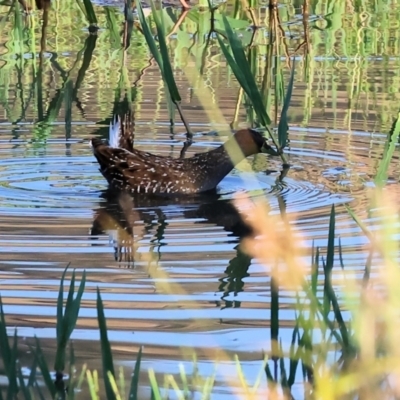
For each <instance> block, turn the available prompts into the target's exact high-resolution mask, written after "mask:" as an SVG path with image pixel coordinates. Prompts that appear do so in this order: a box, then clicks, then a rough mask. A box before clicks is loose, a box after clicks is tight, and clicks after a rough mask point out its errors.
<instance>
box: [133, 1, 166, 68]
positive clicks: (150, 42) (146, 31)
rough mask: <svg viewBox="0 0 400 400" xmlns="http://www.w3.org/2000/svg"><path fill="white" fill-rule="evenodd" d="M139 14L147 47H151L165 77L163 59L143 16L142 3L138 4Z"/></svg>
mask: <svg viewBox="0 0 400 400" xmlns="http://www.w3.org/2000/svg"><path fill="white" fill-rule="evenodd" d="M137 12H138V16H139V21H140V25H141V26H142V30H143V35H144V38H145V39H146V42H147V45H148V46H149V49H150V52H151V54H152V55H153V57H154V59H155V60H156V62H157V64H158V66H159V68H160V70H161V74H162V76H164V64H163V61H162V58H161V54H160V52H159V50H158V48H157V45H156V42H155V40H154V38H153V35H152V33H151V31H150V28H149V25H148V24H147V21H146V17H145V16H144V14H143V8H142V5H141V3H140V1H138V2H137Z"/></svg>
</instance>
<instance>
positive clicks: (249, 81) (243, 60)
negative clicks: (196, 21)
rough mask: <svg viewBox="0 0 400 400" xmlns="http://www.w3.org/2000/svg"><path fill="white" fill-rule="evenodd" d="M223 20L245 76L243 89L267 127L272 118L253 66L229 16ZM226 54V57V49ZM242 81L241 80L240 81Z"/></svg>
mask: <svg viewBox="0 0 400 400" xmlns="http://www.w3.org/2000/svg"><path fill="white" fill-rule="evenodd" d="M222 19H223V22H224V27H225V31H226V35H227V38H228V41H229V45H230V47H231V50H232V54H233V57H234V61H235V63H236V65H237V68H236V70H237V69H238V68H240V69H241V71H242V74H241V76H242V78H244V80H245V82H246V84H245V86H243V89H244V90H245V92H246V94H247V95H248V97H249V98H250V101H251V102H252V103H253V107H254V111H255V112H256V114H257V117H258V118H259V120H260V121H259V122H260V123H261V125H263V126H264V127H267V126H268V125H270V124H271V119H270V117H269V115H268V114H267V109H266V107H265V104H264V102H263V100H262V96H261V93H260V91H259V90H258V88H257V84H256V81H255V79H254V76H253V75H252V74H251V68H250V65H249V62H248V61H247V57H246V54H245V52H244V49H243V45H242V43H241V41H240V40H239V38H238V37H237V35H236V34H235V33H234V32H233V30H232V27H231V26H230V24H229V22H228V20H227V18H226V17H225V15H223V16H222ZM218 39H219V40H218V41H219V42H220V45H221V42H222V41H221V39H220V38H219V36H218ZM223 52H224V55H225V57H226V54H225V51H223ZM228 63H229V66H230V67H231V68H232V63H231V62H229V61H228ZM232 71H233V73H234V74H235V76H236V73H235V71H234V70H233V69H232ZM236 78H237V79H238V80H239V78H238V77H237V76H236ZM239 83H240V82H239Z"/></svg>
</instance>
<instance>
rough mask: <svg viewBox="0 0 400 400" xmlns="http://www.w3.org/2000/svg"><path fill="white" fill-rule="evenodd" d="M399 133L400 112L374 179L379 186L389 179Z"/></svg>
mask: <svg viewBox="0 0 400 400" xmlns="http://www.w3.org/2000/svg"><path fill="white" fill-rule="evenodd" d="M399 135H400V112H399V113H398V114H397V118H396V120H395V121H394V123H393V125H392V129H391V130H390V132H389V135H388V139H387V141H386V145H385V150H384V153H383V156H382V160H381V161H380V163H379V167H378V171H377V173H376V176H375V179H374V183H375V185H376V186H378V187H383V186H385V185H386V182H387V179H388V169H389V165H390V162H391V161H392V158H393V153H394V151H395V149H396V145H397V143H398V141H399Z"/></svg>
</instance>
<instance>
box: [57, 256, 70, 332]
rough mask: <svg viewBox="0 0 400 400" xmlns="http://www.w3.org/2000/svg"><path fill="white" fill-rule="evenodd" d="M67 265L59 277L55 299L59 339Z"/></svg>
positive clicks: (61, 327)
mask: <svg viewBox="0 0 400 400" xmlns="http://www.w3.org/2000/svg"><path fill="white" fill-rule="evenodd" d="M69 265H70V264H69V263H68V265H67V266H66V268H65V269H64V272H63V274H62V276H61V281H60V287H59V288H58V298H57V320H56V322H57V323H56V335H57V337H61V334H62V329H63V326H62V325H63V305H64V280H65V274H66V273H67V269H68V267H69Z"/></svg>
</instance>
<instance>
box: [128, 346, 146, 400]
mask: <svg viewBox="0 0 400 400" xmlns="http://www.w3.org/2000/svg"><path fill="white" fill-rule="evenodd" d="M142 351H143V347H142V346H140V347H139V352H138V355H137V357H136V363H135V368H134V370H133V375H132V380H131V389H130V391H129V397H128V399H129V400H137V399H138V389H139V373H140V363H141V361H142Z"/></svg>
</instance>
